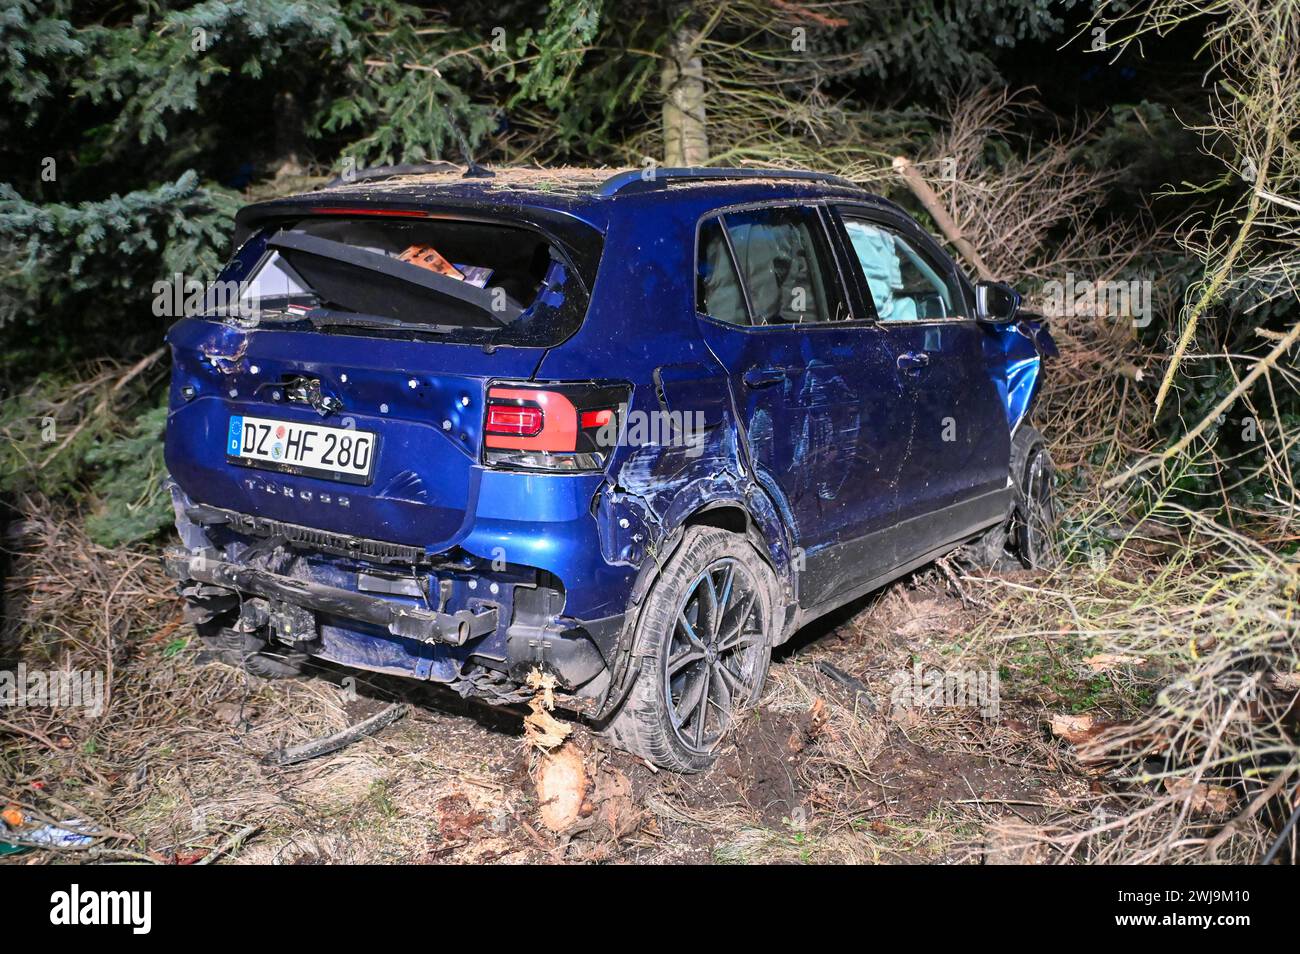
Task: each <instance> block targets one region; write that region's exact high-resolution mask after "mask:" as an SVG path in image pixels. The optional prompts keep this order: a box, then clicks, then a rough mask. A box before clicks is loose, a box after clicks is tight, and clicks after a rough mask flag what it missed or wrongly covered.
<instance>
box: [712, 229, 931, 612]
mask: <svg viewBox="0 0 1300 954" xmlns="http://www.w3.org/2000/svg"><path fill="white" fill-rule="evenodd" d="M825 216H826V213H825V211H824V210H823V209H821V208H818V207H807V206H803V207H798V208H795V207H791V206H780V205H778V206H764V207H760V208H746V209H738V210H734V211H729V212H725V213H723V214H722V215H718V216H713V217H710V218H709V219H707V220H706V221H705V222H703V223H702V224H701V227H700V231H699V239H698V269H697V272H698V283H697V284H698V288H697V310H698V311H699V312H700V321H701V326H702V330H703V333H704V336H705V339H706V341H707V342H708V343H709V346H710V348H711V349H712V351H713V353H714V354H715V356H717V358H718V360H719V361H720V362H721V363H722V364H723V365H724V366H725V367H726V369H727V371H728V374H729V377H730V380H731V386H732V393H733V396H734V399H735V404H736V408H737V413H738V415H739V418H740V420H739V422H738V423H739V425H740V429H741V431H742V433H743V434H744V436H745V439H746V444H747V446H748V451H749V456H750V459H751V461H752V464H753V467H754V470H755V477H756V479H757V480H758V481H759V482H760V483H762V484H764V485H765V486H766V487H767V488H768V489H769V491H771V492H772V494H773V496H774V497H776V498H777V499H778V500H785V501H786V502H787V503H788V507H789V512H788V514H787V517H788V519H789V521H790V524H791V526H792V530H793V535H794V542H795V545H796V547H797V548H798V551H797V553H798V555H799V559H797V560H796V571H797V575H798V583H799V602H800V604H801V606H802V607H804V608H805V609H811V608H820V609H824V608H826V607H827V606H828V605H833V604H835V603H839V602H843V601H844V600H846V599H847V598H849V597H851V596H852V595H855V592H856V589H857V588H859V587H860V586H861V585H862V584H864V583H865V582H866V581H867V580H869V579H872V578H874V577H876V576H878V575H880V574H881V573H884V572H887V571H888V570H889V568H890V567H892V566H893V564H894V561H895V559H896V553H895V551H894V549H893V540H892V537H890V535H889V534H888V533H887V532H885V531H887V530H888V528H889V526H891V524H892V522H893V520H892V517H893V515H892V513H891V511H890V510H889V508H888V506H887V503H886V500H887V498H888V496H889V493H890V488H891V487H892V485H893V484H894V483H896V481H897V480H898V478H899V473H900V469H901V467H902V464H903V447H902V445H901V444H900V443H899V441H898V439H897V437H898V432H899V430H900V428H902V427H903V426H904V424H905V422H906V421H907V420H908V419H910V416H911V415H910V412H909V411H908V410H907V408H906V406H905V383H904V382H903V381H902V379H901V378H900V376H899V375H898V374H897V372H896V371H895V369H894V366H893V360H894V359H893V356H892V355H891V354H888V353H887V352H886V350H885V349H883V348H882V347H881V344H880V341H879V340H878V336H876V335H874V334H873V333H872V322H871V321H870V320H869V318H870V316H869V314H864V313H863V312H862V310H861V309H862V307H863V306H862V304H861V299H860V297H859V296H856V295H854V296H852V297H849V296H847V295H846V287H845V285H844V276H843V275H842V273H841V269H840V261H841V259H840V258H839V257H837V256H836V254H835V253H834V250H833V245H832V242H831V241H830V236H831V233H830V232H829V231H828V229H827V225H828V220H827V219H826V218H825ZM867 307H869V306H867Z"/></svg>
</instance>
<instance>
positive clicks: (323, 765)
mask: <svg viewBox="0 0 1300 954" xmlns="http://www.w3.org/2000/svg"><path fill="white" fill-rule="evenodd" d="M133 567H134V565H133ZM132 572H137V573H144V572H146V571H145V570H143V569H134V568H133V570H132ZM123 579H124V580H126V581H127V592H130V590H129V585H130V581H129V577H124V578H123ZM121 585H122V584H119V586H121ZM139 585H141V586H145V585H147V581H142V582H140V584H139ZM960 586H961V585H960V584H959V583H958V584H956V585H954V582H953V580H952V578H951V576H950V575H945V573H943V572H941V570H940V569H939V568H936V567H930V568H928V569H926V570H922V571H920V572H919V573H917V574H914V575H913V576H911V577H909V578H907V579H905V580H902V581H900V582H898V583H896V584H894V585H893V586H891V587H889V588H887V589H886V590H884V591H882V592H880V593H877V594H874V595H872V596H870V597H868V598H866V599H865V600H862V601H859V602H858V603H856V604H854V605H852V606H850V607H848V608H846V609H845V610H844V611H841V612H839V613H837V614H835V616H833V617H832V618H829V619H827V620H823V621H821V622H820V623H819V624H817V625H815V626H814V627H812V628H810V629H809V630H806V631H804V632H802V633H800V634H798V635H797V636H796V638H795V640H794V641H793V642H792V643H791V644H789V645H787V646H786V647H783V648H782V649H781V650H780V651H779V652H778V653H777V655H776V658H775V659H774V661H773V666H772V671H771V675H770V677H769V680H768V684H767V687H766V690H765V692H764V695H763V698H762V701H761V704H760V705H759V707H758V708H757V709H755V710H753V711H752V712H750V713H749V714H748V715H747V716H746V718H745V720H744V723H743V725H741V726H740V727H739V728H738V730H737V731H736V732H735V733H733V735H732V737H731V740H730V742H729V743H728V744H727V745H726V746H725V748H724V749H723V751H722V754H721V757H720V758H719V760H718V763H717V765H716V766H715V767H714V768H713V769H711V770H710V771H708V772H705V773H703V774H700V775H696V776H680V775H674V774H671V773H668V772H663V771H656V770H654V769H652V768H650V767H649V766H647V765H646V764H644V763H642V762H640V761H639V760H637V759H634V758H633V757H631V756H629V755H627V754H626V753H623V752H620V751H617V750H612V749H609V748H607V747H605V746H603V745H602V743H600V742H599V741H598V740H596V739H595V738H594V737H592V736H591V734H590V733H588V732H587V731H586V730H585V729H584V728H583V727H581V726H576V727H575V728H574V731H573V734H572V736H571V737H570V743H569V744H570V745H571V746H572V747H573V749H574V750H576V752H577V753H578V755H580V756H581V763H582V765H583V770H584V771H585V773H586V777H587V784H586V785H585V787H584V788H583V790H582V792H581V793H579V795H580V798H581V807H580V810H579V817H578V819H577V821H576V823H574V824H571V825H569V826H568V827H567V828H566V830H564V831H559V832H556V831H552V830H551V829H549V828H548V827H547V826H546V824H544V822H543V820H542V817H541V812H540V809H541V807H542V806H540V805H539V799H538V790H537V785H536V781H535V780H536V777H537V773H538V771H539V767H540V763H541V760H542V758H543V757H542V756H541V754H540V753H539V752H538V751H537V750H536V749H535V748H533V747H531V746H529V745H527V744H526V742H525V736H524V732H523V727H522V723H521V715H522V714H523V712H522V710H521V711H519V712H516V711H503V710H500V709H494V708H492V707H489V706H487V705H485V704H481V703H477V702H470V701H465V700H462V699H460V698H459V697H457V696H455V695H454V694H452V693H450V692H448V691H446V690H444V689H442V688H440V687H436V686H428V685H422V684H415V683H412V682H409V681H403V680H400V679H391V678H387V677H382V676H374V675H372V674H366V673H354V672H349V671H345V670H342V669H335V668H329V667H321V668H319V669H318V670H317V671H315V672H313V673H312V675H310V676H309V677H306V678H301V679H294V680H290V681H276V682H266V681H263V680H259V679H256V678H254V677H251V676H249V675H247V674H246V673H244V672H242V671H240V670H237V669H234V668H232V667H229V666H226V665H224V664H221V663H211V664H207V665H199V664H198V649H197V646H196V645H195V643H196V642H197V641H196V640H189V639H187V637H186V629H185V627H183V626H181V625H180V623H179V617H178V616H177V615H176V609H177V608H176V607H175V605H174V604H173V602H172V601H170V600H169V599H163V598H158V599H157V600H156V601H155V603H154V605H153V608H152V611H151V612H152V615H151V617H150V618H151V619H153V620H155V621H161V622H162V625H161V626H159V627H158V628H157V629H156V631H154V632H152V634H151V635H149V636H147V637H145V638H141V639H139V640H136V641H132V638H131V636H130V633H129V632H123V633H121V634H120V635H119V639H120V640H122V642H123V643H124V644H125V645H124V646H119V648H118V649H117V652H116V658H115V666H116V667H117V669H116V674H115V677H114V680H113V686H114V689H113V692H114V695H113V699H112V702H111V709H110V712H109V715H108V716H107V717H105V718H102V719H100V720H91V719H89V718H88V717H79V716H76V715H73V714H68V715H66V716H61V715H58V714H55V715H53V716H51V719H50V720H47V721H44V722H42V723H40V727H39V729H37V730H33V729H28V731H27V732H26V733H25V734H21V733H20V734H19V736H18V737H17V740H18V744H14V739H13V738H10V739H9V741H7V742H6V745H5V754H4V755H3V757H0V772H2V773H3V774H0V780H2V781H3V789H2V790H0V793H2V795H3V798H4V800H5V801H6V802H8V803H10V804H12V805H14V806H16V807H18V808H19V809H21V810H24V811H28V812H30V813H32V814H35V815H39V814H41V813H45V814H46V815H47V816H48V817H49V818H50V819H52V820H55V821H60V820H66V818H68V817H81V818H86V819H89V820H90V821H91V823H92V824H93V825H94V827H95V828H96V829H98V831H99V832H100V833H101V836H100V837H99V838H98V839H97V840H96V842H95V845H94V848H93V849H92V850H80V851H75V850H66V851H60V852H47V851H32V852H28V853H26V854H19V855H10V856H8V857H5V858H2V859H0V863H7V864H40V863H45V862H49V861H54V860H59V861H76V860H97V859H139V860H146V859H147V860H151V861H155V862H161V863H170V864H190V863H211V862H219V863H280V864H323V863H337V862H399V863H459V864H484V863H492V862H501V863H537V862H615V863H651V864H671V863H681V862H691V863H786V862H793V863H799V862H805V863H837V862H868V863H900V864H901V863H933V862H944V863H979V862H981V861H985V860H989V859H991V860H995V861H1035V860H1040V859H1038V858H1036V857H1034V856H1033V850H1032V849H1026V848H1021V847H1019V846H1017V845H1016V844H1015V843H1014V840H1012V841H1011V842H1008V840H1007V837H1006V832H1008V831H1015V830H1016V827H1017V826H1018V825H1019V826H1024V825H1032V823H1033V822H1034V821H1035V820H1036V819H1039V818H1041V817H1043V816H1044V815H1045V814H1047V813H1050V812H1052V811H1054V810H1056V809H1059V808H1061V807H1062V806H1064V805H1066V804H1068V803H1069V802H1071V801H1072V800H1075V799H1078V798H1080V797H1081V796H1084V795H1086V793H1087V791H1088V786H1089V781H1088V780H1087V779H1086V778H1085V777H1083V776H1082V775H1081V774H1080V773H1079V772H1078V770H1077V769H1072V768H1071V767H1070V765H1071V760H1070V759H1069V758H1062V757H1061V753H1060V745H1061V743H1060V742H1059V741H1057V740H1055V739H1053V738H1052V736H1051V734H1050V732H1049V731H1048V730H1047V728H1046V723H1045V720H1046V717H1047V715H1048V713H1049V709H1051V708H1056V709H1060V708H1061V706H1062V705H1063V703H1062V700H1061V699H1059V698H1048V699H1044V698H1042V692H1041V690H1035V691H1034V692H1033V693H1031V695H1032V696H1033V698H1018V697H1017V694H1018V693H1019V692H1020V691H1021V690H1019V689H1018V688H1017V682H1016V678H1015V672H1014V669H1015V660H1014V658H1012V657H1008V656H1007V655H1006V654H1005V653H999V658H998V659H995V658H994V657H993V656H991V655H989V654H988V653H983V654H982V653H981V652H979V651H977V650H976V648H974V647H971V646H969V645H967V641H968V639H969V634H970V633H971V631H972V629H973V628H974V627H975V625H976V623H977V622H978V620H979V618H980V615H981V613H983V612H984V610H982V609H981V607H980V606H979V605H977V604H976V603H974V602H970V601H968V600H967V599H966V596H965V593H964V592H963V591H962V589H961V588H960ZM29 595H30V594H29ZM33 598H34V600H35V602H34V603H33V604H32V605H31V606H29V607H28V609H29V610H30V611H32V612H34V613H35V614H36V615H38V616H39V615H40V613H41V612H43V611H46V610H48V609H49V607H43V605H42V603H41V600H40V593H39V587H38V588H37V592H36V593H35V594H34V597H33ZM135 625H136V626H138V627H140V628H142V629H143V628H145V624H144V622H142V621H137V622H136V623H135ZM994 645H996V641H994ZM29 664H30V663H29ZM918 664H919V665H920V666H921V667H922V668H929V667H938V668H942V669H947V670H949V671H952V670H955V669H960V670H978V669H980V668H981V667H983V669H985V670H994V671H997V670H1000V671H1001V673H1002V675H1003V677H1004V678H1003V681H1002V685H1001V687H1000V689H1001V698H1000V711H998V712H997V713H996V716H994V717H989V714H988V713H987V712H984V711H983V710H982V709H981V708H979V707H978V706H975V705H970V704H966V705H941V704H925V703H924V702H923V701H920V700H916V699H912V700H910V701H909V697H908V696H907V694H906V693H902V694H901V695H900V689H899V686H900V684H902V683H905V682H906V680H907V679H909V678H911V676H912V674H913V673H915V672H916V670H917V666H918ZM900 681H901V682H900ZM1042 684H1043V682H1042V680H1041V679H1040V678H1039V677H1038V675H1037V674H1035V677H1034V679H1033V680H1030V681H1027V683H1026V685H1032V686H1041V685H1042ZM939 701H940V702H942V701H943V700H939ZM393 702H404V703H406V704H407V709H406V714H405V715H404V717H402V718H400V719H398V720H397V721H395V722H393V723H392V724H390V725H388V726H387V727H385V728H383V729H381V730H380V731H378V732H377V733H375V734H374V735H372V736H369V737H366V738H363V739H361V740H360V741H357V742H354V743H353V744H351V745H348V746H347V747H345V748H343V749H341V750H339V751H336V752H334V753H332V754H329V755H324V756H320V757H317V758H314V759H310V760H307V761H303V762H300V763H298V764H294V765H288V766H278V765H275V764H270V763H268V761H267V756H268V755H271V754H272V753H275V752H277V751H279V750H280V749H281V748H283V747H285V746H289V745H295V744H300V743H303V742H306V741H309V740H311V739H314V738H319V737H322V736H325V735H328V734H330V733H333V732H337V731H339V730H342V729H344V728H346V727H348V726H349V725H354V724H356V723H358V722H361V721H362V720H364V719H366V718H368V717H370V716H372V715H374V714H376V713H377V712H380V711H381V710H383V709H384V708H386V707H387V706H389V705H390V704H391V703H393ZM556 715H558V716H560V717H561V718H562V717H563V713H562V712H557V713H556ZM60 720H62V721H60ZM0 728H5V729H9V730H11V731H12V730H13V728H14V726H13V725H12V724H9V725H6V726H0ZM37 736H39V738H36V737H37ZM58 816H63V817H62V818H59V817H58Z"/></svg>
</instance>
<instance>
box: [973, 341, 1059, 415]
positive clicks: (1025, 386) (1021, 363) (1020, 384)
mask: <svg viewBox="0 0 1300 954" xmlns="http://www.w3.org/2000/svg"><path fill="white" fill-rule="evenodd" d="M988 330H989V340H990V342H991V343H992V347H991V349H989V352H986V353H988V356H989V358H990V361H989V373H990V376H991V377H992V379H993V383H994V385H996V387H997V389H998V394H999V396H1000V397H1001V398H1002V401H1003V404H1004V405H1005V406H1006V411H1007V427H1008V429H1009V430H1010V431H1011V432H1012V433H1015V431H1016V428H1018V427H1019V426H1020V423H1021V421H1023V420H1024V419H1025V418H1026V417H1028V416H1029V412H1030V411H1032V410H1033V406H1034V402H1035V400H1036V399H1037V397H1038V390H1039V387H1040V385H1041V383H1042V365H1043V359H1045V358H1055V357H1058V356H1059V355H1060V351H1059V350H1058V349H1057V347H1056V341H1055V340H1054V339H1053V338H1052V336H1051V334H1050V333H1049V332H1048V330H1047V323H1046V321H1045V320H1043V319H1041V318H1038V317H1037V316H1033V317H1029V316H1025V317H1023V318H1021V320H1019V321H1014V322H1007V323H1006V324H1000V325H994V326H991V327H989V329H988Z"/></svg>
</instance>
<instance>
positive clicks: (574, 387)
mask: <svg viewBox="0 0 1300 954" xmlns="http://www.w3.org/2000/svg"><path fill="white" fill-rule="evenodd" d="M630 397H631V388H629V387H628V386H627V385H625V384H603V383H599V382H590V381H586V382H564V383H558V384H547V385H545V386H543V387H537V386H533V385H529V384H526V383H524V382H520V383H519V384H514V383H509V384H494V385H492V386H490V387H489V388H488V392H487V402H486V403H487V408H486V412H485V414H484V420H483V462H484V463H485V464H487V465H489V466H492V467H508V468H512V469H521V470H537V471H594V470H600V469H601V468H602V467H603V466H604V465H605V462H606V460H608V458H609V454H610V453H611V452H612V451H613V449H614V447H615V445H616V444H617V442H618V437H617V435H618V427H619V422H620V420H621V418H622V415H623V413H624V410H625V408H626V407H627V403H628V400H629V398H630Z"/></svg>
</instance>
